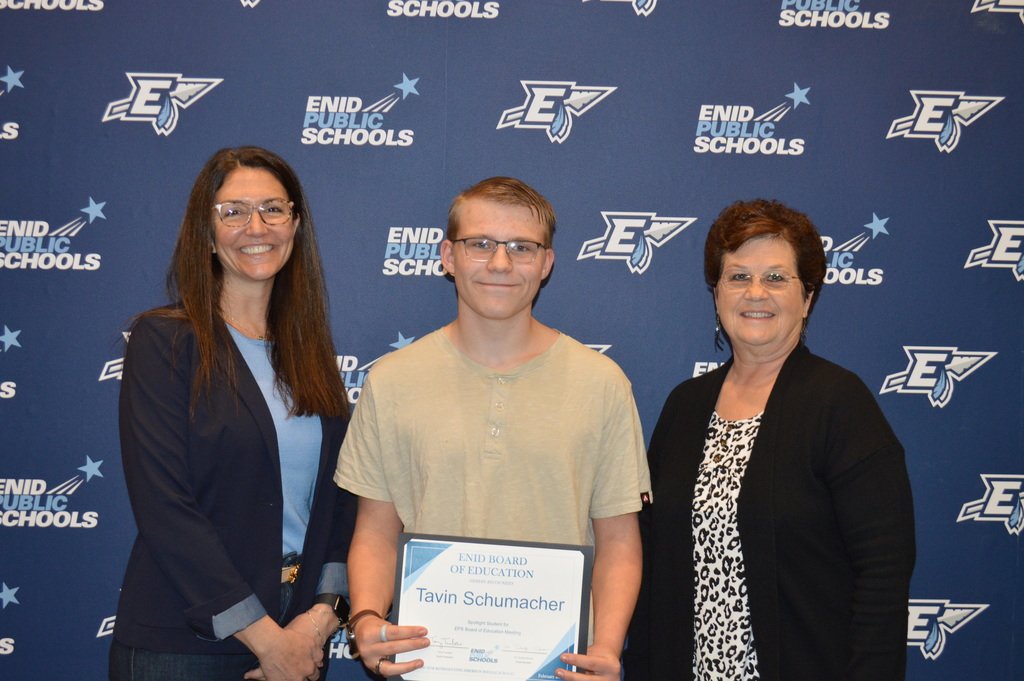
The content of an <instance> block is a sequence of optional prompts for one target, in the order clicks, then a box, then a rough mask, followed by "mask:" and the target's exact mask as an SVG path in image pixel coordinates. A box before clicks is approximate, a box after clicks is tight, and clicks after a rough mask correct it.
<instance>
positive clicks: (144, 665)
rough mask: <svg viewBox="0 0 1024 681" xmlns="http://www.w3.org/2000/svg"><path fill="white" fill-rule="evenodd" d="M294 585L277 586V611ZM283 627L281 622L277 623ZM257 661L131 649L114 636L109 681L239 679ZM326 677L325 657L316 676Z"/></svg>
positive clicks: (243, 657) (248, 656)
mask: <svg viewBox="0 0 1024 681" xmlns="http://www.w3.org/2000/svg"><path fill="white" fill-rule="evenodd" d="M293 593H294V588H293V586H292V585H291V584H288V583H284V584H282V585H281V612H287V610H288V606H289V605H290V604H291V601H292V594H293ZM280 624H281V625H282V626H283V625H284V624H285V622H280ZM258 664H259V660H257V659H256V656H255V655H253V654H251V653H247V654H242V655H195V654H191V653H158V652H154V651H152V650H146V649H144V648H131V647H128V646H126V645H124V644H122V643H119V642H118V641H117V639H114V640H113V641H112V642H111V644H110V670H109V678H110V681H241V678H242V676H243V675H244V674H245V673H246V672H247V671H249V670H250V669H253V668H254V667H256V666H257V665H258ZM326 676H327V659H326V656H325V658H324V667H323V669H322V670H321V676H320V678H321V679H323V678H326Z"/></svg>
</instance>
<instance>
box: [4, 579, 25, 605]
mask: <svg viewBox="0 0 1024 681" xmlns="http://www.w3.org/2000/svg"><path fill="white" fill-rule="evenodd" d="M0 584H3V585H4V588H3V590H2V591H0V601H3V602H4V607H5V608H6V607H7V606H8V605H10V604H11V603H17V604H18V605H21V603H20V602H19V601H18V599H17V598H15V597H14V594H16V593H18V589H20V588H21V587H20V586H16V587H14V588H13V589H12V588H11V587H9V586H7V582H0Z"/></svg>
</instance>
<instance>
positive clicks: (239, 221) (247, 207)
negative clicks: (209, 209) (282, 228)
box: [213, 199, 295, 227]
mask: <svg viewBox="0 0 1024 681" xmlns="http://www.w3.org/2000/svg"><path fill="white" fill-rule="evenodd" d="M294 205H295V204H294V203H292V202H291V201H285V200H284V199H270V200H269V201H264V202H263V203H261V204H260V205H258V206H257V205H254V204H252V203H250V202H248V201H225V202H224V203H218V204H214V206H213V209H214V210H216V211H217V215H218V216H220V221H221V222H223V223H224V224H225V225H227V226H228V227H245V226H246V225H248V224H249V221H250V220H252V213H253V211H254V210H258V211H259V212H260V217H261V218H263V222H264V223H265V224H268V225H280V224H283V223H285V222H288V219H289V218H290V217H291V216H292V206H294Z"/></svg>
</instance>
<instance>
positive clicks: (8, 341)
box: [0, 324, 21, 352]
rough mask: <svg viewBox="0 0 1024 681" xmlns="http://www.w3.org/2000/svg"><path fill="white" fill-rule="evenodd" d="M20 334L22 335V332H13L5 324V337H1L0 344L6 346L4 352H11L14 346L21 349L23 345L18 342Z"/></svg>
mask: <svg viewBox="0 0 1024 681" xmlns="http://www.w3.org/2000/svg"><path fill="white" fill-rule="evenodd" d="M19 333H21V331H11V330H10V329H8V328H7V325H6V324H4V335H2V336H0V343H3V344H4V352H7V351H8V350H10V349H11V346H12V345H13V346H14V347H16V348H20V347H21V343H19V342H18V334H19Z"/></svg>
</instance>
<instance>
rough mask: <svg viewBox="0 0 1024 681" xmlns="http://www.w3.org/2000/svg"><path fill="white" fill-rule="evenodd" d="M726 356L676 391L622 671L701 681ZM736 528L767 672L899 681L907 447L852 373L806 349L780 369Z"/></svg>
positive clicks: (768, 675) (647, 519)
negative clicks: (702, 541)
mask: <svg viewBox="0 0 1024 681" xmlns="http://www.w3.org/2000/svg"><path fill="white" fill-rule="evenodd" d="M731 365H732V362H731V360H730V362H729V363H727V364H726V365H725V366H723V367H721V368H719V369H717V370H716V371H713V372H711V373H709V374H705V375H704V376H700V377H698V378H694V379H691V380H689V381H686V382H684V383H683V384H681V385H679V386H677V387H676V388H675V390H673V391H672V393H671V394H670V395H669V397H668V400H667V401H666V402H665V406H664V408H663V409H662V413H661V416H660V418H659V419H658V424H657V426H656V428H655V431H654V435H653V436H652V438H651V446H650V451H649V452H648V459H649V462H650V467H651V480H652V484H653V489H654V495H653V497H654V500H655V503H654V505H652V506H648V507H647V508H646V509H645V510H644V512H643V513H642V514H641V526H642V529H643V534H644V581H643V586H642V587H641V595H640V601H639V602H638V604H637V610H636V614H635V615H634V618H633V623H632V625H631V627H630V634H629V642H628V647H627V650H626V653H625V656H624V657H625V668H626V679H627V680H628V681H643V680H645V679H651V680H652V681H667V680H668V679H693V638H694V634H693V611H694V608H693V600H694V591H693V536H692V529H691V502H692V498H693V488H694V483H695V482H696V478H697V467H698V466H699V464H700V462H701V460H702V459H703V450H704V440H705V435H706V432H707V427H708V423H709V421H710V419H711V414H712V412H713V410H714V408H715V404H716V402H717V400H718V394H719V392H720V391H721V388H722V383H723V381H724V380H725V376H726V373H727V372H728V371H729V368H730V367H731ZM737 513H738V516H739V518H738V523H739V532H740V539H741V541H742V546H743V556H744V563H745V566H746V582H747V588H748V595H749V602H750V614H751V627H752V629H753V633H754V645H755V647H756V649H757V656H758V668H759V671H760V674H761V678H762V679H763V680H764V681H802V680H806V681H896V680H899V679H903V678H904V675H905V665H906V635H907V600H908V597H909V585H910V576H911V573H912V571H913V566H914V557H915V548H914V518H913V504H912V500H911V495H910V484H909V481H908V479H907V472H906V467H905V464H904V460H903V448H902V447H901V446H900V443H899V441H898V440H897V439H896V436H895V435H894V434H893V432H892V429H891V428H890V427H889V424H888V422H887V421H886V420H885V417H884V416H883V415H882V412H881V410H880V409H879V408H878V405H877V403H876V402H875V399H874V396H873V395H872V394H871V392H870V391H869V390H868V389H867V387H866V386H865V385H864V384H863V383H862V382H861V380H860V379H859V378H857V376H856V375H854V374H853V373H851V372H849V371H847V370H845V369H843V368H842V367H839V366H837V365H835V364H832V363H831V362H828V361H826V360H824V359H821V358H820V357H817V356H815V355H812V354H811V353H810V352H809V351H808V350H807V349H806V348H805V347H803V346H801V347H799V348H797V349H796V350H794V351H793V353H792V354H791V355H790V356H789V358H787V360H786V362H785V364H784V365H783V367H782V369H781V371H780V372H779V376H778V378H777V380H776V382H775V386H774V387H773V389H772V392H771V395H770V397H769V399H768V403H767V405H766V406H765V410H764V415H763V416H762V420H761V426H760V430H759V431H758V435H757V439H756V440H755V443H754V449H753V451H752V452H751V457H750V462H749V464H748V466H747V470H746V474H745V476H744V478H743V485H742V489H741V492H740V497H739V503H738V511H737Z"/></svg>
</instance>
